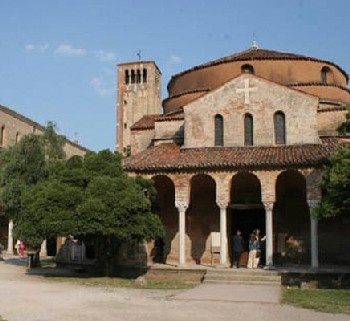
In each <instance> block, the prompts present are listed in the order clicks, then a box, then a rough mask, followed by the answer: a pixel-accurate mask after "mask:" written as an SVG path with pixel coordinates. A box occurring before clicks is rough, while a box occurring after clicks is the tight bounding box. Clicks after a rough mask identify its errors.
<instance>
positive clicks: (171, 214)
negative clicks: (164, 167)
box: [151, 175, 178, 263]
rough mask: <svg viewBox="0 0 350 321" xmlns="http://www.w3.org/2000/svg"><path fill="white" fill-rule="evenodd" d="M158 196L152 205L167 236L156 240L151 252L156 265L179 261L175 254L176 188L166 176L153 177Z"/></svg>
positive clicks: (176, 224) (176, 230)
mask: <svg viewBox="0 0 350 321" xmlns="http://www.w3.org/2000/svg"><path fill="white" fill-rule="evenodd" d="M152 180H153V181H154V187H155V188H156V190H157V196H156V199H155V201H154V203H153V204H152V207H153V209H152V210H153V213H155V214H157V215H158V216H159V218H160V220H161V222H162V224H163V226H164V230H165V236H164V237H163V238H161V239H158V240H155V243H154V247H153V249H152V250H151V257H152V260H153V262H154V263H168V262H170V263H172V262H176V261H177V257H178V254H177V253H173V252H172V251H173V250H172V249H174V248H176V246H174V244H173V243H174V242H175V236H176V233H177V232H178V212H177V209H176V208H175V186H174V183H173V181H172V180H171V179H170V178H169V177H168V176H165V175H157V176H154V177H152Z"/></svg>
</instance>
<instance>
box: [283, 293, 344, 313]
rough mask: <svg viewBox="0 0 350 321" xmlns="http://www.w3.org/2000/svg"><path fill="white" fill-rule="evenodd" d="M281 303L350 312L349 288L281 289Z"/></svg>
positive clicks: (334, 311) (328, 310)
mask: <svg viewBox="0 0 350 321" xmlns="http://www.w3.org/2000/svg"><path fill="white" fill-rule="evenodd" d="M281 303H284V304H289V305H293V306H296V307H300V308H305V309H313V310H316V311H321V312H329V313H347V314H350V290H324V289H316V290H309V289H307V290H306V289H305V290H302V289H283V292H282V301H281Z"/></svg>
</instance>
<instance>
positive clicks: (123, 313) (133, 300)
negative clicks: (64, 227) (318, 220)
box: [0, 262, 350, 321]
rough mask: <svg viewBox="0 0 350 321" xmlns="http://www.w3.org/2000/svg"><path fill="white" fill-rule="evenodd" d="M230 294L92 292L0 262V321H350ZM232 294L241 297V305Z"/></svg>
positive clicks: (211, 289)
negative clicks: (52, 280)
mask: <svg viewBox="0 0 350 321" xmlns="http://www.w3.org/2000/svg"><path fill="white" fill-rule="evenodd" d="M229 290H230V289H229V288H228V286H227V285H222V286H220V285H215V286H213V285H201V286H199V287H197V288H195V289H192V290H139V289H124V288H113V289H111V288H100V287H98V288H96V287H88V286H82V285H75V284H67V283H56V282H49V281H48V280H45V278H41V277H37V276H29V275H26V274H25V268H24V267H23V266H20V265H18V266H16V265H13V264H8V263H6V262H0V316H1V317H2V318H3V319H4V320H6V321H90V320H91V321H92V320H93V321H99V320H101V321H102V320H103V321H112V320H113V321H118V320H132V321H136V320H143V321H147V320H152V321H168V320H169V321H172V320H186V321H192V320H193V321H194V320H201V321H206V320H208V321H212V320H215V321H219V320H229V319H234V320H235V321H240V320H242V321H243V320H244V321H247V320H259V321H265V320H266V321H280V320H283V321H288V320H293V321H294V320H298V321H304V320H305V321H316V320H317V321H323V320H324V321H326V320H327V321H328V320H332V321H349V320H350V317H349V316H348V315H339V314H336V315H335V314H334V315H333V314H326V313H319V312H313V311H310V310H303V309H298V308H294V307H290V306H283V305H280V304H279V303H274V298H275V297H276V293H277V292H276V288H271V289H269V288H268V287H263V288H256V287H253V288H244V289H243V288H232V293H234V294H231V292H230V291H229ZM270 290H271V293H270V292H269V291H270ZM237 291H242V293H243V292H244V300H243V301H239V300H238V298H239V297H240V296H239V295H237ZM249 291H250V292H249ZM259 291H260V293H259ZM261 292H264V293H266V298H269V299H268V300H264V296H262V295H261ZM249 293H251V298H252V300H251V302H249V301H250V300H249ZM257 298H261V299H260V301H259V300H257ZM1 317H0V320H1Z"/></svg>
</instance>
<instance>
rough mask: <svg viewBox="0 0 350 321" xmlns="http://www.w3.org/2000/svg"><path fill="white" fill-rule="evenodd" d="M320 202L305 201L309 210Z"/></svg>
mask: <svg viewBox="0 0 350 321" xmlns="http://www.w3.org/2000/svg"><path fill="white" fill-rule="evenodd" d="M320 202H321V200H307V205H309V208H315V207H317V206H318V205H319V204H320Z"/></svg>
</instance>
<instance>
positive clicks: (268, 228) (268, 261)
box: [263, 201, 273, 268]
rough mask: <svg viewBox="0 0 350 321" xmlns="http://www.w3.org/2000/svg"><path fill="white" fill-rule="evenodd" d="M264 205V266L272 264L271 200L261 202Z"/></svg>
mask: <svg viewBox="0 0 350 321" xmlns="http://www.w3.org/2000/svg"><path fill="white" fill-rule="evenodd" d="M263 204H264V207H265V230H266V241H265V242H266V262H265V265H266V268H269V267H272V266H273V217H272V210H273V202H272V201H265V202H263Z"/></svg>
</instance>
